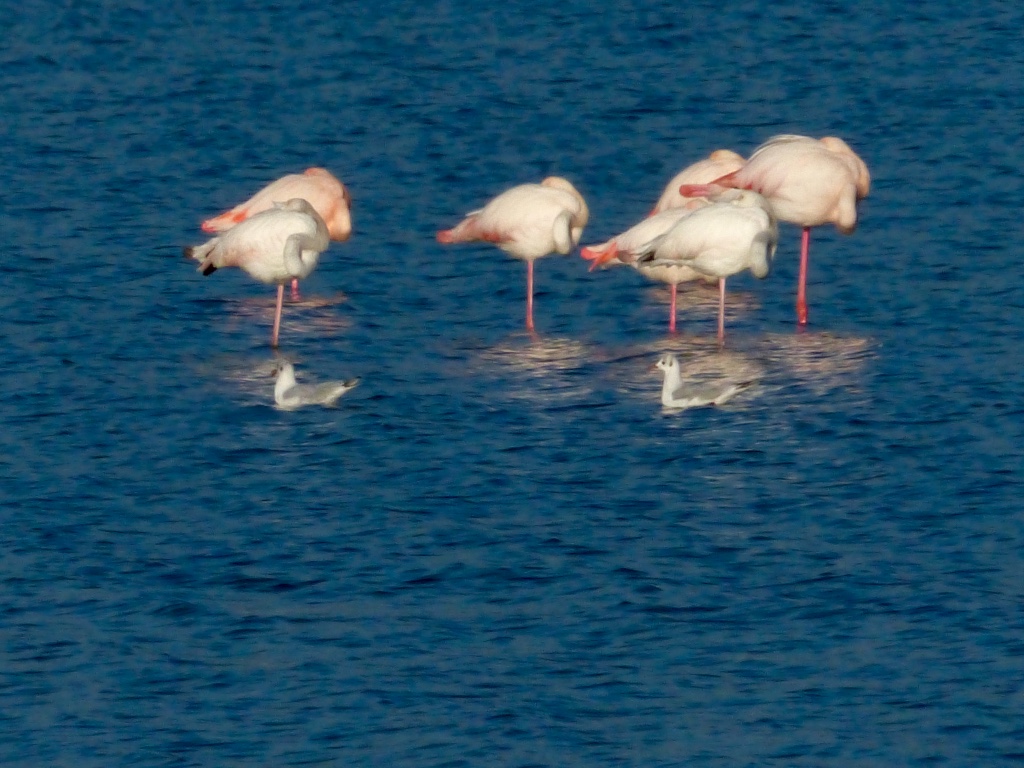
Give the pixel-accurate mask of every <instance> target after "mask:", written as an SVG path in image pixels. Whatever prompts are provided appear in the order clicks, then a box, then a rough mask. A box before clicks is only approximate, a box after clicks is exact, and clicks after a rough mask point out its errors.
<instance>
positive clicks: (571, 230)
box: [437, 176, 590, 331]
mask: <svg viewBox="0 0 1024 768" xmlns="http://www.w3.org/2000/svg"><path fill="white" fill-rule="evenodd" d="M589 217H590V212H589V210H588V209H587V204H586V202H585V201H584V200H583V196H582V195H581V194H580V193H579V192H578V191H577V190H576V188H575V187H574V186H573V185H572V184H571V183H569V181H567V180H566V179H563V178H561V177H559V176H550V177H548V178H546V179H544V180H543V181H542V182H541V183H540V184H521V185H519V186H517V187H512V189H509V190H506V191H505V192H502V193H501V194H500V195H498V196H497V197H496V198H494V199H493V200H491V201H490V202H489V203H487V205H485V206H484V207H483V208H481V209H480V210H478V211H473V212H472V213H469V214H467V215H466V218H465V219H463V220H462V221H461V222H460V223H459V224H458V225H456V226H455V227H452V228H451V229H445V230H441V231H440V232H438V233H437V242H439V243H446V244H447V243H468V242H474V241H482V242H486V243H494V244H495V245H497V246H498V247H499V248H501V250H503V251H505V253H508V254H509V255H511V256H515V257H516V258H517V259H523V260H524V261H525V262H526V328H527V330H530V331H532V330H533V262H534V261H535V260H537V259H539V258H540V257H542V256H547V255H549V254H552V253H561V254H567V253H569V252H570V251H571V250H572V249H573V248H575V247H576V245H577V244H578V243H579V241H580V237H581V236H582V235H583V228H584V227H585V226H586V225H587V220H588V219H589Z"/></svg>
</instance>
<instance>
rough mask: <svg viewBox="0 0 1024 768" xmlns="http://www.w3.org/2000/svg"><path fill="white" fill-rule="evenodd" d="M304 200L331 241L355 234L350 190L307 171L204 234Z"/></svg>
mask: <svg viewBox="0 0 1024 768" xmlns="http://www.w3.org/2000/svg"><path fill="white" fill-rule="evenodd" d="M295 197H301V198H303V199H305V200H307V201H308V202H309V204H310V205H311V206H313V208H314V209H315V210H316V212H317V213H318V214H320V218H321V219H323V220H324V223H325V224H326V225H327V232H328V235H329V236H330V238H331V240H334V241H335V242H344V241H345V240H348V238H349V236H350V235H351V234H352V216H351V208H352V198H351V196H350V195H349V193H348V189H347V188H346V187H345V185H344V184H342V183H341V182H340V181H338V179H337V178H336V177H335V176H334V174H332V173H331V172H330V171H328V170H326V169H324V168H307V169H306V171H305V172H304V173H293V174H289V175H287V176H282V177H281V178H280V179H278V180H277V181H273V182H271V183H270V184H268V185H267V186H265V187H264V188H263V189H261V190H260V191H259V192H257V193H256V194H255V195H253V196H252V197H250V198H249V199H248V200H246V201H245V202H244V203H240V204H239V205H236V206H235V207H234V208H232V209H231V210H230V211H226V212H224V213H222V214H220V215H219V216H214V217H213V218H210V219H207V220H206V221H204V222H203V224H202V230H203V232H208V233H210V234H215V233H217V232H225V231H227V230H229V229H231V228H232V227H233V226H235V225H236V224H238V223H240V222H242V221H245V220H246V219H248V218H249V217H250V216H253V215H254V214H257V213H261V212H262V211H266V210H269V209H270V208H273V206H274V203H279V202H283V201H285V200H291V199H292V198H295ZM298 297H299V281H298V280H293V281H292V298H293V299H297V298H298Z"/></svg>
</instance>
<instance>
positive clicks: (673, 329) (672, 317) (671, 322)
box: [668, 283, 676, 333]
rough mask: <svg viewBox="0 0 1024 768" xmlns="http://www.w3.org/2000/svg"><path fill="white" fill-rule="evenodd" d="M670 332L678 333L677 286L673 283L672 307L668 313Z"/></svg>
mask: <svg viewBox="0 0 1024 768" xmlns="http://www.w3.org/2000/svg"><path fill="white" fill-rule="evenodd" d="M668 332H669V333H675V332H676V284H675V283H672V306H671V308H670V309H669V311H668Z"/></svg>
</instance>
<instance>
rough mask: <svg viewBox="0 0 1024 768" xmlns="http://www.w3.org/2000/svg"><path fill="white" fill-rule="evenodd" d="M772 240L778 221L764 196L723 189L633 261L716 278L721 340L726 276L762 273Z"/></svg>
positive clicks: (771, 253) (765, 272)
mask: <svg viewBox="0 0 1024 768" xmlns="http://www.w3.org/2000/svg"><path fill="white" fill-rule="evenodd" d="M777 243H778V225H777V224H776V222H775V217H774V216H773V214H772V210H771V206H770V205H769V204H768V203H767V201H766V200H765V199H764V198H763V197H762V196H761V195H759V194H757V193H755V192H750V191H747V190H727V191H724V192H721V193H719V194H717V195H716V196H715V197H714V198H713V202H712V203H711V204H710V205H707V206H705V207H703V208H698V209H697V210H695V211H693V212H692V213H690V215H688V216H684V217H682V218H681V219H680V220H679V222H678V223H677V224H676V225H675V226H673V227H672V228H671V229H670V230H669V231H668V232H667V233H665V234H664V235H661V236H660V237H657V238H655V239H654V240H652V241H651V242H650V243H648V244H647V245H646V246H644V247H643V248H641V249H640V255H639V257H638V259H637V267H638V268H643V267H645V266H646V268H648V269H652V268H663V269H668V268H678V267H687V268H689V269H692V270H694V271H696V272H699V273H700V274H702V275H706V276H707V277H710V278H716V279H717V280H718V285H719V310H718V336H719V340H720V341H721V340H723V339H724V335H725V326H724V323H725V280H726V278H728V277H731V276H732V275H735V274H737V273H739V272H742V271H743V270H745V269H749V270H750V271H751V272H753V274H754V276H755V277H758V278H764V277H766V276H767V275H768V271H769V268H770V265H771V260H772V258H773V257H774V255H775V247H776V244H777Z"/></svg>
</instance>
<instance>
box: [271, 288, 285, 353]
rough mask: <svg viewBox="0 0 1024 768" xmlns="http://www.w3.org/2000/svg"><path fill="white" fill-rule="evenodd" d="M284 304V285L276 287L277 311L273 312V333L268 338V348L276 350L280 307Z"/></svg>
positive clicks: (279, 325) (279, 327)
mask: <svg viewBox="0 0 1024 768" xmlns="http://www.w3.org/2000/svg"><path fill="white" fill-rule="evenodd" d="M282 304H284V283H281V284H280V285H279V286H277V310H276V311H275V312H274V333H273V334H272V335H271V337H270V346H272V347H273V348H274V349H277V337H278V333H279V332H280V330H281V306H282Z"/></svg>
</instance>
